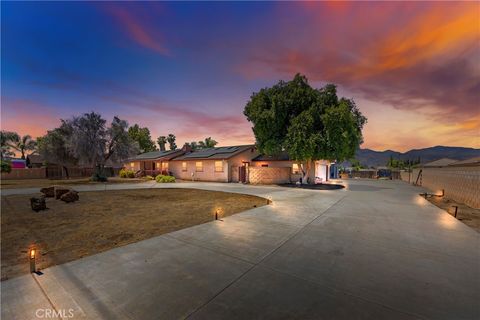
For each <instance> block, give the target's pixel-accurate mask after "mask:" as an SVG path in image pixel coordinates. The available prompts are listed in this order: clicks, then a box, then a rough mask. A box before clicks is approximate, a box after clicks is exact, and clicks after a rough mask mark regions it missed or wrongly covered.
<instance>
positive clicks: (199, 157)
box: [170, 145, 258, 182]
mask: <svg viewBox="0 0 480 320" xmlns="http://www.w3.org/2000/svg"><path fill="white" fill-rule="evenodd" d="M257 155H258V153H257V149H256V148H255V145H242V146H231V147H216V148H206V149H200V150H195V151H192V152H189V153H185V154H184V155H181V156H177V157H176V158H174V159H172V161H171V162H170V172H171V173H172V175H173V176H175V177H176V178H178V179H183V180H195V181H197V180H198V181H218V182H248V167H249V166H250V163H251V161H252V159H253V158H255V157H256V156H257Z"/></svg>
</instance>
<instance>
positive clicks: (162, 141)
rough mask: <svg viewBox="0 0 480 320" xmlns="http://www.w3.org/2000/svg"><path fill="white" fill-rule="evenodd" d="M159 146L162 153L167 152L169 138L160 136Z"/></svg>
mask: <svg viewBox="0 0 480 320" xmlns="http://www.w3.org/2000/svg"><path fill="white" fill-rule="evenodd" d="M157 143H158V146H159V147H160V151H165V145H166V144H167V137H165V136H160V137H158V139H157Z"/></svg>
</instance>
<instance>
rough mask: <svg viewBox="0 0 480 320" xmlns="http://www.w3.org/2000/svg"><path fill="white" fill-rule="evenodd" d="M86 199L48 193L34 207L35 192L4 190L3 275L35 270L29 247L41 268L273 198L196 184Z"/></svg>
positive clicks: (107, 193)
mask: <svg viewBox="0 0 480 320" xmlns="http://www.w3.org/2000/svg"><path fill="white" fill-rule="evenodd" d="M79 195H80V201H77V202H75V203H64V202H62V201H60V200H54V199H53V198H47V207H48V208H49V209H48V210H45V211H41V212H38V213H36V212H34V211H32V210H31V209H30V204H29V198H30V197H31V196H32V195H12V196H3V197H2V203H1V209H2V216H1V227H2V233H1V240H2V243H1V249H2V253H1V258H2V261H1V275H2V280H4V279H7V278H11V277H14V276H18V275H21V274H25V273H28V272H29V265H28V256H27V254H28V250H29V248H31V247H32V246H34V247H35V248H37V250H38V251H39V252H40V256H39V258H38V260H37V266H38V267H40V269H43V268H46V267H49V266H52V265H56V264H61V263H65V262H68V261H72V260H76V259H79V258H81V257H84V256H88V255H92V254H95V253H99V252H102V251H105V250H109V249H111V248H114V247H119V246H123V245H126V244H129V243H132V242H137V241H140V240H144V239H148V238H151V237H154V236H158V235H161V234H164V233H167V232H171V231H175V230H179V229H183V228H187V227H190V226H194V225H197V224H201V223H205V222H208V221H212V220H213V217H214V212H215V211H216V210H217V209H218V210H219V211H220V216H221V217H225V216H229V215H232V214H235V213H238V212H241V211H244V210H247V209H251V208H253V207H255V206H256V207H259V206H262V205H266V204H267V200H266V199H264V198H260V197H256V196H250V195H243V194H235V193H226V192H217V191H207V190H196V189H142V190H115V191H95V192H81V193H80V194H79Z"/></svg>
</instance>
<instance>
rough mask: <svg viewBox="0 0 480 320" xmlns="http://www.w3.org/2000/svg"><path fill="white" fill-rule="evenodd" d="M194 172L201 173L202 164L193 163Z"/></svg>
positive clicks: (200, 162) (198, 162) (199, 162)
mask: <svg viewBox="0 0 480 320" xmlns="http://www.w3.org/2000/svg"><path fill="white" fill-rule="evenodd" d="M195 171H197V172H202V171H203V162H202V161H197V162H195Z"/></svg>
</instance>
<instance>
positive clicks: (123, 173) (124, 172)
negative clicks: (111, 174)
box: [119, 169, 135, 178]
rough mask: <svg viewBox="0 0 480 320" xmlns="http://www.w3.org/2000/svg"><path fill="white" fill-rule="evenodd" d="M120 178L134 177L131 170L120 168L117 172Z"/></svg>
mask: <svg viewBox="0 0 480 320" xmlns="http://www.w3.org/2000/svg"><path fill="white" fill-rule="evenodd" d="M119 175H120V178H135V172H133V170H127V169H122V170H120V172H119Z"/></svg>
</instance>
